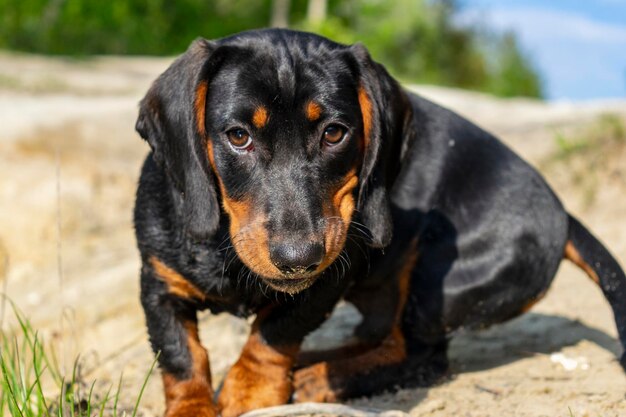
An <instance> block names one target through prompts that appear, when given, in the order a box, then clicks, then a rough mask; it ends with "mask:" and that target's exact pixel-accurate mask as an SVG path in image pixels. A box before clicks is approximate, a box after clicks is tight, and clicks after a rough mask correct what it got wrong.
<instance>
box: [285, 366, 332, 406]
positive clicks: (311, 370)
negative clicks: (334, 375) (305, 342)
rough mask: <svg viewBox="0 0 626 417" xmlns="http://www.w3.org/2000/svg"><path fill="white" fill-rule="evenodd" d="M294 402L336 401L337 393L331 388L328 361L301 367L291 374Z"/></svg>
mask: <svg viewBox="0 0 626 417" xmlns="http://www.w3.org/2000/svg"><path fill="white" fill-rule="evenodd" d="M293 386H294V395H293V399H294V401H295V402H299V403H302V402H318V403H319V402H326V403H328V402H336V401H337V400H338V399H339V398H338V397H339V393H338V392H336V391H335V390H333V389H332V386H331V383H330V379H329V373H328V363H327V362H320V363H317V364H315V365H311V366H308V367H306V368H302V369H300V370H298V371H296V372H295V373H294V376H293Z"/></svg>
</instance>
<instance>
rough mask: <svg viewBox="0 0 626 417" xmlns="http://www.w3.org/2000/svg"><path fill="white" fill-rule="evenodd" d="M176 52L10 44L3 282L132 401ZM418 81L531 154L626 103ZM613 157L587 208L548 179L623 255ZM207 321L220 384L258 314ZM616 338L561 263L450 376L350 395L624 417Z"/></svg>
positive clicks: (69, 356)
mask: <svg viewBox="0 0 626 417" xmlns="http://www.w3.org/2000/svg"><path fill="white" fill-rule="evenodd" d="M168 63H169V60H166V59H165V60H164V59H147V58H132V59H117V58H102V59H95V60H88V61H70V60H57V59H44V58H40V57H32V56H16V55H2V54H0V255H2V254H4V255H6V256H7V257H8V261H9V263H8V274H7V276H6V277H5V278H4V280H3V282H2V284H3V285H4V286H5V287H4V288H5V289H6V292H7V293H8V294H9V296H10V297H11V298H12V299H14V300H15V301H16V302H17V303H18V305H19V306H20V307H21V308H22V309H23V310H25V312H26V313H27V314H28V315H29V316H30V317H31V318H32V319H33V321H34V322H35V324H36V325H37V326H38V327H39V328H42V329H44V333H45V335H46V336H47V337H48V338H55V339H57V341H58V342H59V343H60V346H61V347H62V348H61V353H62V354H63V356H64V359H65V362H64V363H65V365H66V366H70V365H71V362H72V360H73V357H74V355H76V354H77V353H79V352H80V353H81V356H82V357H83V363H84V366H83V372H84V374H85V376H86V377H89V378H91V377H97V378H98V379H99V380H101V381H102V384H103V385H106V384H107V383H108V382H109V381H115V380H116V379H117V378H118V376H119V373H120V372H121V371H122V370H123V371H124V373H125V376H126V377H125V380H126V385H125V386H127V387H128V388H129V389H128V390H126V395H127V396H128V397H129V398H132V397H133V396H134V395H135V394H136V392H137V390H138V386H139V381H140V380H141V379H142V378H143V374H144V373H145V372H146V370H147V369H148V367H149V365H150V363H151V360H152V355H151V353H150V351H149V349H148V345H147V341H146V336H145V331H144V327H143V316H142V312H141V309H140V307H139V303H138V285H137V281H138V280H137V276H138V269H139V263H138V259H137V258H138V256H137V251H136V249H135V246H134V239H133V234H132V224H131V210H132V200H133V194H134V187H135V181H136V178H137V175H138V171H139V167H140V164H141V161H142V158H143V156H144V155H145V153H146V150H147V146H146V145H145V144H144V143H142V141H141V140H139V138H138V136H137V135H136V134H135V133H134V131H133V125H134V119H135V117H136V103H137V101H138V100H139V98H140V97H141V96H142V94H143V92H145V90H146V88H147V87H148V85H149V83H150V82H151V80H152V79H154V77H156V75H157V74H158V73H159V72H160V71H162V70H163V69H164V68H165V67H166V66H167V64H168ZM418 91H420V92H421V93H422V94H424V95H426V96H428V97H430V98H431V99H433V100H435V101H437V102H440V103H442V104H445V105H447V106H450V107H452V108H454V109H456V110H457V111H459V112H461V113H462V114H464V115H466V116H467V117H469V118H471V119H472V120H474V121H476V122H478V123H479V124H480V125H482V126H483V127H486V128H488V129H489V130H491V131H493V132H495V133H497V134H498V135H500V136H501V137H502V138H503V140H504V141H505V142H506V143H507V144H508V145H509V146H511V147H513V148H514V149H515V150H517V151H518V152H519V153H520V154H521V155H523V156H524V157H525V158H526V159H528V160H529V161H530V162H532V163H534V164H539V163H540V162H541V161H542V160H543V159H544V158H545V157H546V156H547V155H549V154H550V153H551V152H553V151H554V149H555V140H554V137H555V133H556V132H565V133H567V134H572V133H574V132H580V131H584V128H585V126H586V125H588V124H590V123H593V121H594V120H595V119H596V118H597V117H598V115H599V114H601V113H603V112H614V113H617V114H620V115H621V117H622V118H623V119H624V120H625V121H626V101H613V102H596V103H585V104H567V103H561V104H545V103H539V102H535V101H529V100H508V101H507V100H497V99H494V98H491V97H487V96H484V95H480V94H475V93H467V92H462V91H455V90H450V89H442V88H435V87H420V88H418ZM611 166H612V167H614V169H611V170H609V171H608V173H600V175H603V177H602V178H601V181H600V182H599V184H600V185H599V190H598V195H597V198H596V200H595V202H594V203H593V204H591V206H587V205H586V204H585V202H584V199H583V198H582V197H581V191H580V190H579V189H577V187H575V186H573V185H572V182H571V181H569V179H568V175H567V166H558V167H556V168H555V169H551V170H550V171H549V172H548V180H549V181H550V182H551V183H552V184H553V185H554V186H555V188H556V189H557V190H558V193H559V195H560V196H561V197H562V199H563V201H564V202H565V204H566V205H567V207H568V208H569V209H570V210H571V211H572V212H574V213H575V214H577V215H578V217H580V218H581V219H583V220H584V222H585V223H586V224H588V225H589V226H590V227H591V228H592V229H593V230H594V231H595V233H596V234H597V235H598V236H600V237H601V238H602V240H603V241H605V242H606V243H607V245H608V246H609V247H610V248H611V249H612V251H613V252H614V253H615V254H616V256H617V257H618V259H620V261H621V263H622V264H623V265H626V231H625V230H626V229H625V226H624V225H626V197H625V190H626V172H625V171H624V169H623V167H626V155H625V154H623V153H621V154H617V155H613V156H612V158H611ZM59 232H60V233H59ZM0 259H2V256H0ZM59 261H60V263H61V265H62V267H61V268H59V267H58V265H59ZM0 266H1V265H0ZM1 269H2V268H1V267H0V270H1ZM625 302H626V300H625ZM357 319H358V318H356V317H355V316H354V314H353V313H352V312H351V310H350V309H349V308H348V307H346V308H344V309H343V310H342V311H341V314H340V315H339V318H338V320H337V321H336V326H335V327H332V326H330V329H331V330H327V331H325V332H322V333H320V334H318V337H317V338H316V339H315V338H314V339H312V340H311V341H309V343H310V344H311V345H320V344H325V343H328V342H329V340H330V341H331V342H332V341H336V339H337V337H338V335H340V334H345V333H347V332H348V331H349V327H350V325H351V324H354V322H355V320H357ZM202 321H203V326H202V338H203V340H204V341H205V343H206V344H207V345H208V346H209V347H210V354H211V362H212V368H213V371H214V374H215V375H216V376H217V377H216V380H217V379H219V377H220V376H221V375H223V374H224V372H225V370H226V369H227V367H228V366H229V364H230V363H232V361H233V360H234V359H235V358H236V354H237V348H236V347H238V346H240V345H241V343H242V342H243V340H244V339H245V335H246V332H247V323H245V322H243V321H240V320H236V319H233V318H230V317H228V316H218V317H212V316H208V315H206V316H204V317H203V320H202ZM337 326H338V327H337ZM615 335H616V332H615V326H614V324H613V321H612V315H611V312H610V310H609V307H608V305H607V303H606V302H605V300H604V299H603V297H602V295H601V293H600V291H599V290H598V289H597V288H596V287H595V286H594V285H593V284H592V283H591V282H590V281H589V280H588V279H587V278H586V277H585V276H584V275H583V274H581V273H580V272H579V271H577V270H575V269H574V268H572V267H570V266H569V265H564V266H563V267H562V268H561V271H560V272H559V275H558V277H557V279H556V282H555V285H554V287H553V288H552V290H551V291H550V293H549V294H548V296H547V297H546V298H545V299H544V300H543V301H542V302H541V303H540V304H539V305H537V306H536V307H535V308H534V309H533V312H532V313H530V314H527V315H525V316H523V317H521V318H519V319H516V320H514V321H512V322H510V323H507V324H506V325H502V326H498V327H496V328H493V329H491V330H488V331H485V332H481V333H466V334H461V335H459V337H457V338H456V339H455V340H454V342H453V344H452V348H451V358H452V369H453V374H454V376H453V378H452V379H451V380H450V381H448V382H446V383H444V384H442V385H441V386H437V387H434V388H431V389H421V390H403V391H400V392H399V393H397V394H393V395H392V394H387V395H382V396H378V397H375V398H372V399H362V400H357V401H355V402H354V403H355V404H358V405H368V406H374V407H377V408H381V409H399V410H404V411H407V412H410V413H411V414H412V415H416V416H418V415H419V416H435V417H444V416H473V417H478V416H494V417H496V416H497V417H502V416H516V417H517V416H520V417H521V416H533V417H536V416H550V417H556V416H569V411H568V407H571V409H572V412H573V415H575V416H577V417H584V416H590V417H591V416H593V417H595V416H605V417H613V416H626V400H625V393H626V377H625V376H624V374H623V373H622V371H621V370H620V368H619V366H618V365H617V363H616V362H615V355H616V354H617V353H618V352H619V351H620V347H619V345H618V343H617V342H616V340H615ZM555 353H556V354H562V355H564V356H565V357H566V358H570V359H574V360H575V361H577V363H578V368H577V369H574V370H571V371H568V370H566V369H565V368H564V367H563V366H562V365H561V364H559V363H558V362H555V361H554V360H553V359H554V357H553V359H551V355H553V354H555ZM159 385H160V382H159V378H153V379H152V380H151V382H150V384H149V387H148V392H147V396H146V399H145V401H144V402H143V407H144V412H145V414H146V415H151V414H158V412H159V411H160V410H161V409H162V403H161V401H162V400H161V394H160V386H159Z"/></svg>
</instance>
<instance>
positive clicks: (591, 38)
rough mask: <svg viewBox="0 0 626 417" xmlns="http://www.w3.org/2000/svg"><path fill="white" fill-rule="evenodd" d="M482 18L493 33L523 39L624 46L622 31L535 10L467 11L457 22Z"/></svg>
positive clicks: (578, 17) (625, 29) (568, 15)
mask: <svg viewBox="0 0 626 417" xmlns="http://www.w3.org/2000/svg"><path fill="white" fill-rule="evenodd" d="M477 17H486V18H487V19H488V21H489V22H490V23H491V25H492V26H495V27H496V28H497V29H513V30H515V31H517V32H518V33H520V35H522V37H524V38H532V39H538V38H541V39H546V38H560V39H571V40H578V41H585V42H602V43H611V44H616V43H618V44H621V43H626V27H624V26H618V25H613V24H609V23H604V22H599V21H596V20H593V19H590V18H588V17H585V16H582V15H579V14H574V13H569V12H564V11H556V10H550V9H543V8H536V7H520V8H506V9H504V8H493V9H491V10H489V11H488V12H483V11H478V10H476V9H474V10H471V9H470V10H467V11H466V15H465V16H462V18H461V22H468V21H472V20H474V19H476V18H477Z"/></svg>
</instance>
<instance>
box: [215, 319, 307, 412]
mask: <svg viewBox="0 0 626 417" xmlns="http://www.w3.org/2000/svg"><path fill="white" fill-rule="evenodd" d="M264 316H265V314H263V313H261V314H259V316H258V317H257V319H256V320H255V322H254V324H253V325H252V332H251V333H250V337H249V338H248V341H247V342H246V344H245V346H244V348H243V351H242V352H241V356H240V357H239V360H238V361H237V363H235V365H233V367H232V368H231V369H230V371H229V372H228V375H227V376H226V379H225V380H224V385H223V387H222V392H221V393H220V396H219V399H218V404H219V408H220V410H221V415H222V417H235V416H238V415H240V414H243V413H245V412H246V411H250V410H256V409H258V408H264V407H270V406H274V405H282V404H285V403H286V402H287V401H288V400H289V397H290V396H291V392H292V385H291V378H290V375H291V368H292V367H293V365H294V362H295V357H296V355H297V353H298V351H299V349H300V347H299V346H298V345H290V346H271V345H269V344H267V343H266V342H265V341H264V340H263V338H262V337H261V334H260V332H259V324H260V322H262V320H263V319H264Z"/></svg>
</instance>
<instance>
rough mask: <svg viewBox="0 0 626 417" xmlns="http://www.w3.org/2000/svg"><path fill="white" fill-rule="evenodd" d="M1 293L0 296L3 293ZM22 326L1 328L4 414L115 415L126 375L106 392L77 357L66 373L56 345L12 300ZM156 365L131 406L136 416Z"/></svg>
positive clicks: (54, 416) (34, 416) (0, 400)
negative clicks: (87, 377)
mask: <svg viewBox="0 0 626 417" xmlns="http://www.w3.org/2000/svg"><path fill="white" fill-rule="evenodd" d="M0 296H1V295H0ZM11 306H12V307H13V308H12V311H13V313H14V315H15V318H16V320H17V323H18V325H17V327H16V329H15V330H14V331H11V332H5V331H1V332H0V371H1V372H2V375H1V376H0V417H5V416H11V417H18V416H19V417H92V416H99V417H104V416H107V417H108V416H113V417H117V416H118V412H120V416H121V415H126V414H127V413H126V411H125V410H118V407H120V404H119V399H120V391H121V387H122V378H121V377H120V380H119V382H118V385H117V388H116V390H115V393H113V394H112V393H111V391H112V388H113V387H111V388H109V389H108V391H107V392H106V393H105V394H104V395H98V394H97V393H96V392H95V391H94V388H95V384H96V381H93V382H91V383H87V382H86V381H84V380H82V378H81V377H80V372H79V366H78V363H79V362H78V360H76V361H75V362H74V367H73V369H72V373H71V375H69V376H66V375H63V373H62V372H61V371H60V367H59V364H58V361H57V357H56V354H55V351H54V348H53V346H51V345H46V344H45V343H44V341H43V338H42V337H41V336H40V335H39V333H38V332H37V331H36V330H35V329H34V328H33V327H32V325H31V324H30V322H29V321H28V319H27V318H26V317H25V316H24V314H23V313H21V312H20V311H19V310H18V309H17V307H16V306H15V305H13V303H11ZM155 364H156V360H155V362H153V364H152V367H151V368H150V371H149V372H148V374H147V375H146V378H145V379H144V382H143V385H142V387H141V389H140V391H139V394H138V395H137V400H136V403H135V405H134V408H133V409H132V416H133V417H135V416H136V414H137V410H138V408H139V402H140V401H141V397H142V395H143V392H144V389H145V387H146V384H147V382H148V379H149V377H150V375H151V373H152V371H153V369H154V366H155Z"/></svg>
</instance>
